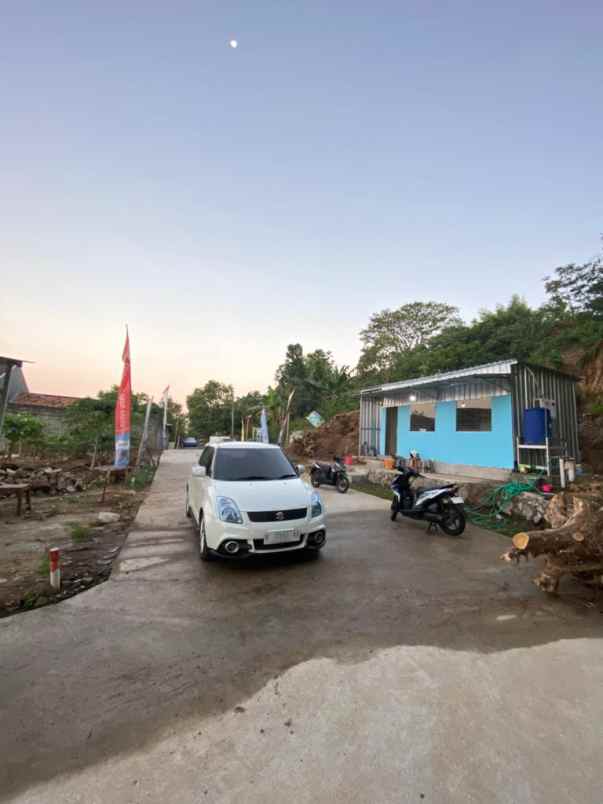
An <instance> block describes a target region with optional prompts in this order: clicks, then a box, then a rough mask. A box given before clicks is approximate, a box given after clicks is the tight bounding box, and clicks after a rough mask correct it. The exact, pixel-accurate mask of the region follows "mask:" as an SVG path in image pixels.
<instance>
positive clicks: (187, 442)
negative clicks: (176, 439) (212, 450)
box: [182, 436, 199, 448]
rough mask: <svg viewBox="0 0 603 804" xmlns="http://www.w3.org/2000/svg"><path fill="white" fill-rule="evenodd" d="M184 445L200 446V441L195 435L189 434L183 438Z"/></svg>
mask: <svg viewBox="0 0 603 804" xmlns="http://www.w3.org/2000/svg"><path fill="white" fill-rule="evenodd" d="M182 446H183V447H185V448H186V447H198V446H199V442H198V441H197V439H196V438H195V437H194V436H187V437H186V438H183V439H182Z"/></svg>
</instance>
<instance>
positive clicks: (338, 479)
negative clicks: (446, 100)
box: [310, 456, 350, 494]
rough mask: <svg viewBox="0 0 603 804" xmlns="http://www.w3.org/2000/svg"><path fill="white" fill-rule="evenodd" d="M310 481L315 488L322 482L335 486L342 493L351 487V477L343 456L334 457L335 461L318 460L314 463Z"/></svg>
mask: <svg viewBox="0 0 603 804" xmlns="http://www.w3.org/2000/svg"><path fill="white" fill-rule="evenodd" d="M310 481H311V483H312V485H313V486H314V488H315V489H317V488H318V487H319V486H320V485H321V484H322V485H325V486H335V488H336V489H337V491H339V492H340V493H341V494H345V493H346V491H347V490H348V489H349V488H350V479H349V477H348V473H347V471H346V468H345V466H344V465H343V464H342V462H341V458H338V457H337V456H335V457H334V458H333V463H324V462H323V461H316V463H314V464H312V470H311V472H310Z"/></svg>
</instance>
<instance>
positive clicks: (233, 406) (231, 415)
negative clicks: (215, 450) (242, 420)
mask: <svg viewBox="0 0 603 804" xmlns="http://www.w3.org/2000/svg"><path fill="white" fill-rule="evenodd" d="M234 408H235V395H234V387H233V388H232V407H231V409H230V437H231V438H232V440H233V441H234Z"/></svg>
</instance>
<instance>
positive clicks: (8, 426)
mask: <svg viewBox="0 0 603 804" xmlns="http://www.w3.org/2000/svg"><path fill="white" fill-rule="evenodd" d="M2 429H3V433H4V437H5V438H6V440H7V441H8V445H9V452H10V453H13V452H15V451H16V449H17V447H18V445H19V444H24V445H26V446H29V447H32V446H41V445H42V443H43V441H44V424H43V423H42V422H41V421H40V419H38V418H36V417H35V416H32V415H31V414H30V413H7V414H6V417H5V419H4V427H3V428H2Z"/></svg>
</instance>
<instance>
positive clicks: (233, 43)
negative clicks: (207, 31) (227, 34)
mask: <svg viewBox="0 0 603 804" xmlns="http://www.w3.org/2000/svg"><path fill="white" fill-rule="evenodd" d="M228 44H229V46H230V47H231V48H232V49H233V50H236V49H237V48H238V46H239V43H238V42H237V40H236V39H230V40H229V42H228Z"/></svg>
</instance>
